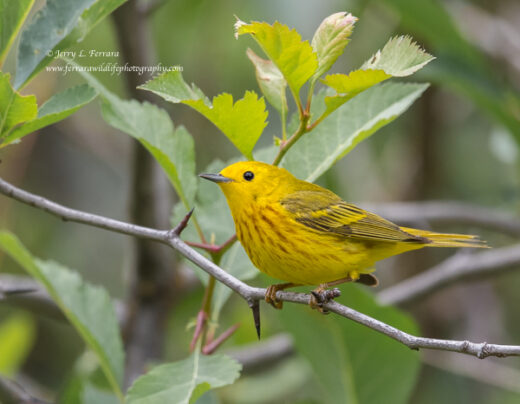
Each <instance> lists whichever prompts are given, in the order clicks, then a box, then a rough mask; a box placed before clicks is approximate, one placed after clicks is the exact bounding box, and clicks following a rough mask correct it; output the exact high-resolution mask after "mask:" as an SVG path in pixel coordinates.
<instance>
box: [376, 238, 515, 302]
mask: <svg viewBox="0 0 520 404" xmlns="http://www.w3.org/2000/svg"><path fill="white" fill-rule="evenodd" d="M514 268H520V244H515V245H512V246H509V247H502V248H496V249H494V250H487V251H483V252H480V253H475V254H460V253H459V254H455V255H453V256H451V257H450V258H448V259H446V260H445V261H443V262H441V263H440V264H438V265H436V266H434V267H433V268H431V269H429V270H427V271H424V272H421V273H419V274H418V275H415V276H412V277H411V278H408V279H405V280H404V281H401V282H399V283H397V284H396V285H394V286H390V287H389V288H386V289H384V290H382V291H381V292H379V293H378V294H377V297H378V300H379V302H381V303H383V304H397V305H406V304H410V303H413V302H414V301H416V300H418V299H422V298H424V297H425V296H428V295H430V294H432V293H434V292H435V291H437V290H438V289H440V288H442V287H444V286H447V285H451V284H453V283H456V282H460V281H462V280H467V279H471V278H477V277H482V276H485V275H490V274H493V275H496V274H498V273H499V272H502V271H505V270H510V269H514Z"/></svg>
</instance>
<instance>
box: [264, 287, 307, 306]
mask: <svg viewBox="0 0 520 404" xmlns="http://www.w3.org/2000/svg"><path fill="white" fill-rule="evenodd" d="M295 286H300V285H297V284H295V283H278V284H276V285H271V286H269V287H268V288H267V290H266V291H265V301H266V302H267V303H269V304H270V305H271V306H273V307H274V308H275V309H281V308H282V307H283V302H282V301H280V300H278V299H277V298H276V292H278V291H279V290H284V289H287V288H292V287H295Z"/></svg>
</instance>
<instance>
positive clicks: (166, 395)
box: [126, 350, 242, 404]
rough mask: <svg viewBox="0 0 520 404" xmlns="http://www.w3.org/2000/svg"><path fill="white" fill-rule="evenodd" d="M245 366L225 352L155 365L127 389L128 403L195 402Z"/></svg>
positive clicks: (228, 382)
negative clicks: (223, 353)
mask: <svg viewBox="0 0 520 404" xmlns="http://www.w3.org/2000/svg"><path fill="white" fill-rule="evenodd" d="M241 369H242V366H241V365H240V364H239V363H238V362H237V361H235V360H234V359H231V358H230V357H228V356H226V355H220V354H217V355H211V356H207V355H202V354H201V353H200V351H199V350H196V351H195V352H193V354H192V355H191V356H190V357H188V358H187V359H184V360H182V361H178V362H174V363H168V364H165V365H160V366H157V367H155V368H153V369H152V370H151V371H150V372H148V373H147V374H145V375H144V376H141V377H140V378H139V379H137V380H136V381H135V383H134V384H133V385H132V387H130V389H129V390H128V394H127V396H126V402H127V403H128V404H155V403H177V404H188V403H194V402H195V401H197V399H198V398H199V397H200V396H202V394H204V393H205V392H206V391H208V390H209V389H214V388H217V387H222V386H226V385H228V384H232V383H233V382H234V381H235V380H236V379H237V378H238V377H239V375H240V370H241Z"/></svg>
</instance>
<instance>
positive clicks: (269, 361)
mask: <svg viewBox="0 0 520 404" xmlns="http://www.w3.org/2000/svg"><path fill="white" fill-rule="evenodd" d="M225 353H226V354H227V355H229V356H231V357H232V358H234V359H236V360H237V361H238V362H240V363H241V364H242V366H243V372H255V371H257V370H260V369H263V368H265V367H272V366H273V365H274V364H275V363H278V362H279V361H281V360H283V359H285V358H287V357H289V356H291V355H292V354H293V353H294V343H293V339H292V337H291V336H290V335H289V334H278V335H274V336H272V337H270V338H267V339H266V340H264V341H258V342H254V343H251V344H248V345H245V346H240V347H238V348H233V349H229V350H226V351H225Z"/></svg>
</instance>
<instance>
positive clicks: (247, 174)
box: [244, 171, 255, 181]
mask: <svg viewBox="0 0 520 404" xmlns="http://www.w3.org/2000/svg"><path fill="white" fill-rule="evenodd" d="M253 178H255V175H254V174H253V173H252V172H251V171H246V172H245V173H244V179H245V180H246V181H251V180H252V179H253Z"/></svg>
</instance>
